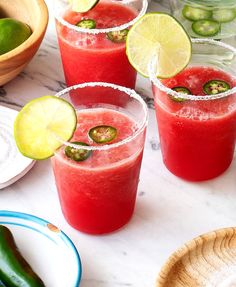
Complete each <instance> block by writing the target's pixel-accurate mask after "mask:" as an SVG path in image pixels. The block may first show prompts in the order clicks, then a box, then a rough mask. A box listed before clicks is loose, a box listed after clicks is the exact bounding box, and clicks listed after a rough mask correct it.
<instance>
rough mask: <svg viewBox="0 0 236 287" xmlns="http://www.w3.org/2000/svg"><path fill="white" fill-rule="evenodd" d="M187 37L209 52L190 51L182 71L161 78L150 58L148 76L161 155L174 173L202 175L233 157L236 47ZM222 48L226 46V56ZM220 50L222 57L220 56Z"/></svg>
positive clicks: (219, 170)
mask: <svg viewBox="0 0 236 287" xmlns="http://www.w3.org/2000/svg"><path fill="white" fill-rule="evenodd" d="M192 42H193V48H194V49H195V50H204V49H207V50H209V51H210V49H213V51H214V53H212V54H211V55H210V54H208V55H206V54H205V53H203V54H202V55H200V54H193V55H192V59H191V62H190V64H189V66H188V67H187V68H186V69H185V70H184V71H182V72H181V73H180V74H179V75H177V76H175V77H173V78H171V79H166V80H159V79H157V78H156V77H155V72H154V71H155V68H156V63H155V62H156V61H155V59H154V60H153V61H152V64H151V66H150V77H151V80H152V82H153V92H154V99H155V109H156V117H157V122H158V129H159V135H160V142H161V150H162V156H163V161H164V163H165V165H166V167H167V168H168V169H169V170H170V171H171V172H172V173H173V174H175V175H177V176H179V177H181V178H183V179H186V180H190V181H201V180H207V179H211V178H214V177H216V176H218V175H220V174H221V173H223V172H224V171H225V170H226V169H227V168H228V167H229V165H230V163H231V161H232V159H233V154H234V147H235V135H236V87H235V86H236V68H235V67H236V60H235V55H236V49H235V48H233V47H231V46H229V45H226V44H224V43H221V42H218V41H214V40H210V39H193V40H192ZM216 51H218V53H219V54H220V55H221V58H220V60H219V56H218V54H217V52H216ZM227 51H230V52H231V53H230V54H231V55H232V58H231V59H229V57H228V53H227ZM224 52H225V55H226V57H225V59H222V55H223V54H224ZM225 83H227V84H225ZM183 88H184V89H183ZM186 88H187V89H188V90H186ZM217 89H219V90H217ZM180 90H182V93H180V92H178V91H180ZM224 90H225V92H221V93H219V94H217V92H218V91H224ZM207 93H210V94H207Z"/></svg>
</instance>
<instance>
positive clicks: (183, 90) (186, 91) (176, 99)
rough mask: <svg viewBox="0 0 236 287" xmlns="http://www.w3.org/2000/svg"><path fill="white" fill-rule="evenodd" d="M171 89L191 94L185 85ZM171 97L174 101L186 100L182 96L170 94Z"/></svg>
mask: <svg viewBox="0 0 236 287" xmlns="http://www.w3.org/2000/svg"><path fill="white" fill-rule="evenodd" d="M172 90H173V91H176V92H178V93H182V94H186V95H190V94H191V91H190V90H189V89H188V88H186V87H181V86H179V87H174V88H172ZM171 99H172V100H173V101H175V102H184V101H186V99H184V98H176V97H173V96H171Z"/></svg>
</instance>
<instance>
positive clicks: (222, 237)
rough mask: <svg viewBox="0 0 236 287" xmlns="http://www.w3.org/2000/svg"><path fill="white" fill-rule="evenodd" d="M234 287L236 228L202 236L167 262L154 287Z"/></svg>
mask: <svg viewBox="0 0 236 287" xmlns="http://www.w3.org/2000/svg"><path fill="white" fill-rule="evenodd" d="M233 286H234V287H235V286H236V228H225V229H220V230H216V231H214V232H211V233H207V234H204V235H201V236H199V237H197V238H195V239H193V240H192V241H190V242H188V243H186V244H185V245H184V246H183V247H182V248H180V249H179V250H177V251H176V252H174V254H173V255H171V257H170V258H169V259H168V261H167V262H166V263H165V265H164V266H163V268H162V269H161V271H160V274H159V276H158V278H157V282H156V287H233Z"/></svg>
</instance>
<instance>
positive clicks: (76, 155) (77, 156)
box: [65, 142, 92, 161]
mask: <svg viewBox="0 0 236 287" xmlns="http://www.w3.org/2000/svg"><path fill="white" fill-rule="evenodd" d="M71 143H72V144H74V145H78V148H74V147H71V146H67V147H66V148H65V155H66V156H67V157H68V158H70V159H72V160H74V161H84V160H86V159H87V158H89V157H90V155H91V154H92V151H90V150H86V149H83V146H89V145H88V144H86V143H84V142H71ZM80 146H81V147H80Z"/></svg>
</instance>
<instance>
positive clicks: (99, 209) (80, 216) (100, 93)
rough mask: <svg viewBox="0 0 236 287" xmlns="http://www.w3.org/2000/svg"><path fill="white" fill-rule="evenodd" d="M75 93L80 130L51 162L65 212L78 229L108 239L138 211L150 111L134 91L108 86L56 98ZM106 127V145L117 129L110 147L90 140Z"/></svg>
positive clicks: (85, 88)
mask: <svg viewBox="0 0 236 287" xmlns="http://www.w3.org/2000/svg"><path fill="white" fill-rule="evenodd" d="M71 90H73V91H74V93H77V98H78V99H80V97H81V99H80V100H79V101H78V103H73V105H74V107H75V109H76V112H77V119H78V124H77V128H76V131H75V133H74V136H73V138H72V139H71V141H70V142H64V145H63V146H62V147H61V148H60V149H59V150H57V151H56V153H55V155H54V157H53V158H52V166H53V170H54V175H55V180H56V186H57V190H58V194H59V199H60V203H61V208H62V212H63V214H64V216H65V218H66V220H67V221H68V223H69V224H70V225H71V226H73V227H74V228H75V229H78V230H80V231H82V232H86V233H90V234H102V233H108V232H111V231H114V230H116V229H118V228H120V227H121V226H123V225H124V224H126V223H127V222H128V221H129V220H130V218H131V216H132V214H133V211H134V207H135V200H136V192H137V187H138V182H139V172H140V167H141V161H142V155H143V148H144V141H145V133H146V126H147V113H148V112H147V107H146V104H145V103H144V101H143V100H142V98H141V97H140V96H139V95H138V94H136V93H135V91H134V90H130V89H127V88H124V87H121V86H117V85H113V84H108V83H86V84H80V85H76V86H72V87H70V88H67V89H65V90H63V91H61V92H60V93H58V94H57V96H59V97H62V98H63V99H66V100H67V101H70V95H69V93H70V91H71ZM86 92H88V93H87V96H86V97H84V95H85V94H86ZM83 99H84V102H83ZM104 125H105V126H109V127H108V128H107V131H104V129H103V131H102V133H103V132H105V134H104V136H105V139H107V136H109V134H110V136H111V135H114V128H115V129H116V136H115V137H114V138H113V136H112V138H111V139H112V140H111V141H109V142H106V140H105V141H104V139H103V140H102V141H100V142H99V141H97V140H96V138H94V137H92V135H91V129H93V128H95V127H96V128H95V130H97V128H98V127H101V126H104ZM97 131H98V130H97ZM100 132H101V131H100ZM107 133H108V134H107ZM98 135H99V134H98ZM100 139H102V137H100ZM73 142H80V143H83V145H77V144H73ZM66 151H67V152H66ZM68 152H69V153H68ZM66 154H67V155H66ZM68 155H70V156H72V157H68ZM76 155H77V156H79V157H80V156H81V155H82V156H83V158H82V160H81V158H79V159H78V158H77V160H78V161H76ZM80 160H81V161H80Z"/></svg>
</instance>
